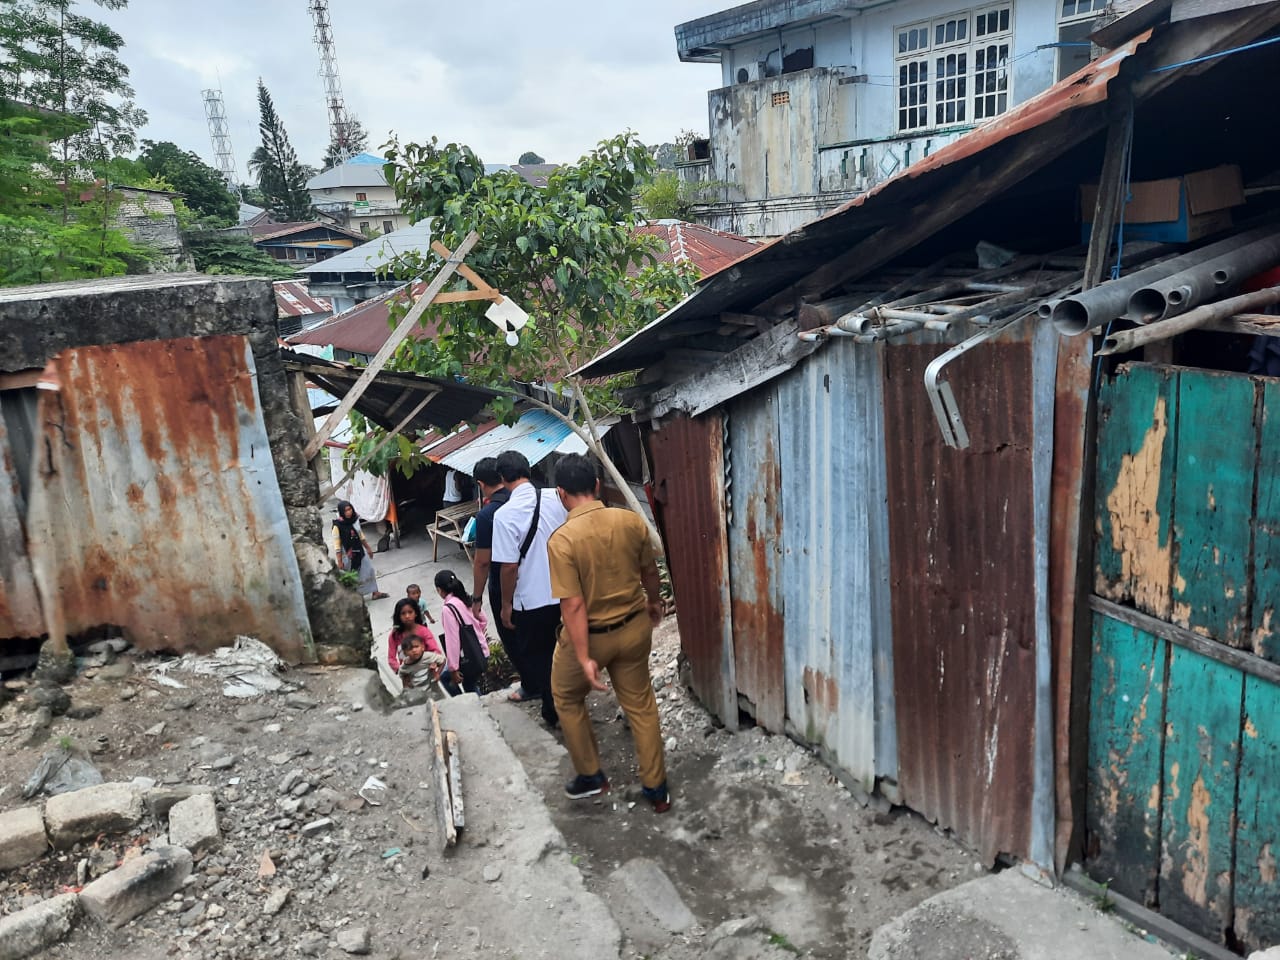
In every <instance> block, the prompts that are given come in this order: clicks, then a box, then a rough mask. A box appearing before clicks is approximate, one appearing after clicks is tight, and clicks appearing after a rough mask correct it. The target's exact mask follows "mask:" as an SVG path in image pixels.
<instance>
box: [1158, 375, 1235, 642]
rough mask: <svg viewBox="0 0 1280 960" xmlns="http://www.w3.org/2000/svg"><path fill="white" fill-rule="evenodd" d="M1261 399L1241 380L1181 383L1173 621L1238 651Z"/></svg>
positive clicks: (1184, 379) (1183, 379)
mask: <svg viewBox="0 0 1280 960" xmlns="http://www.w3.org/2000/svg"><path fill="white" fill-rule="evenodd" d="M1254 392H1255V382H1254V381H1253V380H1252V379H1250V378H1249V377H1245V376H1241V375H1240V374H1238V373H1218V372H1214V371H1207V370H1182V371H1181V372H1180V375H1179V378H1178V426H1177V437H1178V441H1177V455H1176V459H1175V465H1174V469H1175V471H1176V475H1177V482H1176V483H1175V484H1174V498H1173V517H1174V521H1173V535H1174V542H1175V544H1176V545H1177V548H1176V550H1175V551H1174V564H1175V570H1174V576H1173V615H1172V617H1170V619H1171V620H1172V621H1173V622H1174V623H1176V624H1178V625H1179V626H1182V627H1187V628H1188V629H1192V630H1195V631H1196V632H1197V633H1207V634H1208V635H1210V636H1213V637H1215V638H1217V639H1218V640H1220V641H1222V642H1223V643H1228V644H1230V645H1231V646H1233V647H1244V646H1247V645H1248V629H1249V615H1250V585H1249V555H1250V542H1251V536H1250V526H1251V514H1252V512H1253V476H1254V471H1255V466H1256V463H1257V441H1256V429H1255V426H1254ZM1162 482H1163V480H1162Z"/></svg>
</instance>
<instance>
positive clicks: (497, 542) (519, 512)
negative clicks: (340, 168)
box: [493, 483, 569, 610]
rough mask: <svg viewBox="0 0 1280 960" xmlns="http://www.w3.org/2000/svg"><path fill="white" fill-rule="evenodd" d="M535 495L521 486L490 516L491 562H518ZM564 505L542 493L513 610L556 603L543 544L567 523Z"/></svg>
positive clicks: (549, 491)
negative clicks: (491, 521)
mask: <svg viewBox="0 0 1280 960" xmlns="http://www.w3.org/2000/svg"><path fill="white" fill-rule="evenodd" d="M536 499H537V492H536V491H535V489H534V486H533V484H532V483H522V484H520V486H518V487H516V488H515V490H513V491H511V499H510V500H508V501H507V502H506V503H504V504H503V505H502V506H500V507H499V508H498V512H497V513H495V514H494V515H493V560H494V562H496V563H515V562H516V561H517V560H519V559H520V545H521V544H522V543H524V538H525V537H526V536H527V535H528V533H529V524H531V523H532V522H533V506H534V502H535V500H536ZM568 516H569V514H568V513H567V512H566V511H565V509H564V504H562V503H561V502H560V498H559V497H558V496H556V491H555V489H554V488H552V489H547V490H543V491H542V509H541V512H540V513H539V515H538V532H537V533H536V534H535V535H534V537H533V542H532V543H531V544H529V552H528V553H527V554H525V557H524V563H522V564H520V573H519V576H518V577H517V579H516V595H515V598H514V600H513V603H512V606H513V607H514V608H515V609H516V610H536V609H538V608H539V607H549V606H551V605H552V604H554V603H556V602H557V601H556V599H555V597H553V596H552V595H551V566H550V564H549V563H548V562H547V541H548V540H549V539H551V534H553V533H555V532H556V530H557V529H559V527H560V524H562V523H564V522H565V520H566V519H568Z"/></svg>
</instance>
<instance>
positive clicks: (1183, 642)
mask: <svg viewBox="0 0 1280 960" xmlns="http://www.w3.org/2000/svg"><path fill="white" fill-rule="evenodd" d="M1089 606H1091V607H1092V608H1093V609H1094V610H1096V611H1097V612H1098V613H1101V614H1105V615H1106V616H1108V617H1111V619H1113V620H1119V621H1120V622H1121V623H1127V624H1129V625H1130V626H1133V627H1137V628H1138V629H1139V630H1142V631H1144V632H1146V633H1149V634H1151V635H1152V636H1153V637H1160V638H1161V639H1162V640H1168V641H1169V642H1170V643H1176V644H1177V645H1178V646H1180V647H1186V648H1187V649H1188V650H1194V651H1195V652H1196V653H1198V654H1200V655H1201V656H1204V657H1208V658H1209V659H1210V660H1217V661H1218V662H1219V663H1225V664H1226V665H1227V666H1229V667H1234V668H1235V669H1236V670H1239V671H1240V672H1241V673H1244V674H1247V675H1249V676H1252V677H1258V678H1259V679H1262V680H1266V681H1267V682H1268V683H1275V684H1280V664H1276V663H1272V662H1271V661H1270V660H1263V659H1262V658H1261V657H1256V656H1254V655H1253V654H1252V653H1248V652H1246V651H1244V650H1237V649H1236V648H1235V647H1229V646H1227V645H1226V644H1225V643H1219V642H1218V641H1217V640H1214V639H1213V638H1212V637H1205V636H1201V635H1200V634H1198V633H1192V632H1191V631H1190V630H1188V629H1187V628H1186V627H1179V626H1176V625H1174V624H1172V623H1166V622H1165V621H1163V620H1157V619H1156V618H1155V617H1153V616H1150V615H1149V614H1145V613H1141V612H1139V611H1137V610H1134V609H1133V608H1132V607H1122V606H1120V605H1119V604H1118V603H1113V602H1112V601H1110V600H1107V599H1105V598H1103V597H1090V598H1089Z"/></svg>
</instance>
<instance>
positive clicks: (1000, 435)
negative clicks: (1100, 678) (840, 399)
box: [884, 338, 1038, 860]
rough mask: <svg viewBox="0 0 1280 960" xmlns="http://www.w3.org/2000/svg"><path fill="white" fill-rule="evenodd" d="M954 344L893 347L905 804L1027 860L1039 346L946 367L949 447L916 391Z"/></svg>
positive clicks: (890, 447) (889, 380)
mask: <svg viewBox="0 0 1280 960" xmlns="http://www.w3.org/2000/svg"><path fill="white" fill-rule="evenodd" d="M944 349H946V348H945V347H944V346H942V345H937V344H911V343H908V344H901V345H894V346H892V347H890V348H889V349H887V350H886V352H885V358H886V359H885V375H884V376H885V421H886V424H887V427H886V447H887V464H888V470H887V472H888V489H889V530H890V545H891V549H890V560H891V570H892V574H891V577H892V605H893V628H894V639H893V650H894V687H895V691H896V698H897V717H898V764H899V769H900V776H899V785H900V787H901V791H902V797H903V801H904V802H905V803H906V804H907V805H909V806H910V807H912V808H914V809H916V810H918V811H920V812H921V813H923V814H924V815H925V816H927V817H929V818H930V819H932V820H936V821H938V822H939V823H940V824H941V825H943V826H947V827H950V828H952V829H953V830H955V831H956V833H957V834H958V835H959V836H960V837H961V838H963V839H964V840H965V841H966V842H967V843H970V844H972V845H973V846H975V847H976V848H977V849H978V850H979V851H980V852H981V853H982V855H983V856H984V858H985V859H987V860H990V859H991V858H993V857H994V856H995V855H996V854H997V853H998V852H1001V851H1007V852H1009V853H1013V854H1016V855H1019V856H1027V855H1028V852H1029V849H1030V839H1031V816H1032V792H1033V782H1032V781H1033V777H1032V773H1033V770H1034V750H1033V748H1034V742H1035V731H1036V723H1035V719H1036V699H1035V693H1036V679H1037V675H1036V631H1037V623H1036V596H1037V586H1038V585H1037V580H1036V569H1035V562H1034V561H1035V522H1034V516H1033V476H1032V468H1033V457H1032V453H1033V450H1032V446H1033V436H1034V417H1033V403H1032V364H1031V360H1032V351H1031V348H1030V345H1029V343H1027V342H1025V341H1024V340H1018V339H1015V340H1012V341H1011V340H1010V339H1008V338H1001V339H998V340H996V341H993V342H991V343H988V344H985V345H983V347H981V348H980V349H979V350H976V351H974V352H972V353H969V354H966V355H965V356H963V357H961V358H960V359H959V360H957V361H956V362H954V363H953V364H952V365H951V366H950V367H948V377H947V379H948V380H949V382H950V383H951V385H952V388H953V390H954V392H955V396H956V401H957V403H958V405H959V407H960V409H961V410H962V411H963V414H964V418H965V424H966V426H967V427H968V432H969V435H970V438H971V446H970V447H969V448H968V449H966V450H953V449H951V448H949V447H947V446H945V445H944V444H943V442H942V438H941V435H940V433H939V431H938V427H937V423H936V421H935V420H934V416H933V413H932V410H931V408H930V405H929V400H928V397H927V395H926V394H925V391H924V389H923V387H922V382H923V378H924V373H925V367H926V366H927V365H928V363H929V362H930V361H931V360H932V359H933V358H934V357H935V356H937V355H938V354H939V353H941V352H942V351H943V350H944Z"/></svg>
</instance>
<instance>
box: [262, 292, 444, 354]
mask: <svg viewBox="0 0 1280 960" xmlns="http://www.w3.org/2000/svg"><path fill="white" fill-rule="evenodd" d="M405 286H407V284H406V285H405ZM425 289H426V284H425V283H421V282H419V283H417V284H415V285H414V293H415V295H416V294H421V293H422V291H423V290H425ZM404 296H405V287H397V288H396V289H395V290H392V291H391V292H390V293H384V294H383V295H382V296H380V297H375V298H374V299H372V300H366V301H364V302H363V303H357V304H356V305H355V306H354V307H352V308H351V309H350V310H347V311H344V312H343V313H340V314H338V315H337V316H336V317H333V318H332V319H329V320H326V321H325V322H324V323H322V324H320V325H319V326H318V327H313V328H312V329H310V330H306V331H304V332H302V333H298V334H294V335H293V336H292V337H289V338H287V342H289V343H310V344H313V345H315V346H318V347H325V346H328V345H329V344H333V346H334V347H336V348H337V349H339V350H346V351H348V352H349V353H363V354H367V355H369V356H373V354H375V353H377V352H378V350H379V348H380V347H381V346H382V345H383V344H384V343H386V341H387V337H389V336H391V320H390V317H391V305H392V303H393V302H395V300H396V299H401V300H402V299H403V298H404ZM435 335H436V327H435V324H434V323H431V322H428V323H427V325H426V326H425V327H424V326H419V327H418V328H417V329H416V330H414V331H413V333H411V334H410V336H412V337H414V338H416V339H419V340H421V339H424V338H426V339H429V338H431V337H434V336H435Z"/></svg>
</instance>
